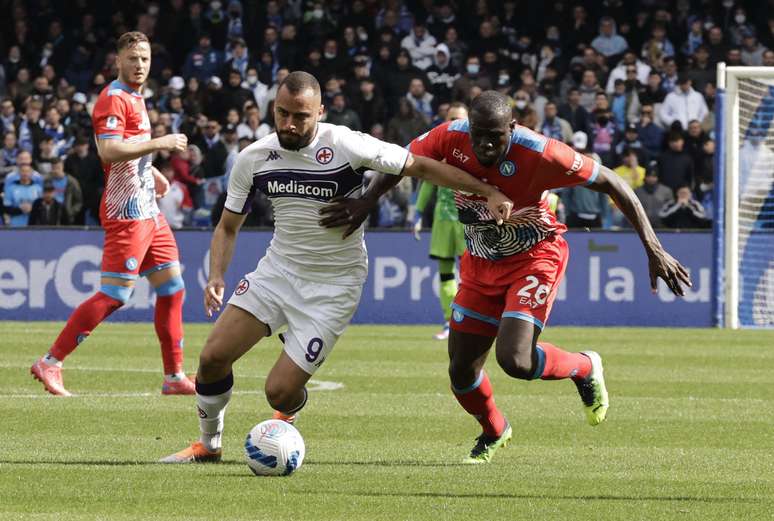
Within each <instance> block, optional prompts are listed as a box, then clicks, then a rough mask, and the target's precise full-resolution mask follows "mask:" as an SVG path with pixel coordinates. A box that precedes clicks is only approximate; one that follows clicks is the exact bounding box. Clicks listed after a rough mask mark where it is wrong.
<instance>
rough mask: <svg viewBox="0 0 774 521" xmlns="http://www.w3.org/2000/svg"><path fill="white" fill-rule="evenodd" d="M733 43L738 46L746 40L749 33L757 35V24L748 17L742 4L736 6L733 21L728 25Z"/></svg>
mask: <svg viewBox="0 0 774 521" xmlns="http://www.w3.org/2000/svg"><path fill="white" fill-rule="evenodd" d="M728 34H729V35H730V40H731V44H732V45H735V46H737V47H739V46H741V45H742V44H743V42H744V37H745V36H747V35H748V34H752V35H755V26H754V25H753V24H752V23H750V22H749V21H748V19H747V11H746V10H745V8H744V7H743V6H741V5H736V6H735V7H734V18H733V22H731V24H730V25H729V26H728Z"/></svg>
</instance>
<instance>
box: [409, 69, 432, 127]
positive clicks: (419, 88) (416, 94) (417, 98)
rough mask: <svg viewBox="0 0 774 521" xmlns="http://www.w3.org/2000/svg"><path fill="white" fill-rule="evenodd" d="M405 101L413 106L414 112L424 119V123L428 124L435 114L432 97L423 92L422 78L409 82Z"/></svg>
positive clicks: (425, 91)
mask: <svg viewBox="0 0 774 521" xmlns="http://www.w3.org/2000/svg"><path fill="white" fill-rule="evenodd" d="M406 99H407V100H409V102H410V103H411V105H413V107H414V110H416V111H417V112H418V113H419V114H420V115H421V116H422V117H423V118H425V121H427V123H428V124H429V123H430V120H431V119H432V117H433V114H435V111H434V110H433V95H432V94H430V93H429V92H427V90H425V84H424V82H423V81H422V78H413V79H412V80H411V83H409V89H408V92H407V93H406Z"/></svg>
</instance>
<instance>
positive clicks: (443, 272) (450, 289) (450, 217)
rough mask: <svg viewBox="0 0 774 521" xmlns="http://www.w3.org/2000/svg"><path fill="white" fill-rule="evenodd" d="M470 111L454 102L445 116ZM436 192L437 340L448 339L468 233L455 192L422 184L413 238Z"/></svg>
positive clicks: (462, 115) (433, 247)
mask: <svg viewBox="0 0 774 521" xmlns="http://www.w3.org/2000/svg"><path fill="white" fill-rule="evenodd" d="M467 117H468V109H467V107H465V105H464V104H462V103H457V102H455V103H452V104H451V106H450V107H449V112H448V113H447V115H446V120H447V121H453V120H455V119H467ZM436 190H437V196H436V202H435V210H434V212H433V228H432V234H431V236H430V258H431V259H436V260H437V261H438V275H439V277H440V279H441V285H440V292H439V293H440V298H441V309H442V310H443V318H444V321H445V323H444V326H443V329H442V330H441V331H440V332H439V333H437V334H436V335H435V336H434V338H435V339H436V340H446V339H447V338H448V337H449V319H450V318H451V313H452V309H451V303H452V301H453V300H454V296H455V295H456V294H457V279H456V277H455V275H454V267H455V264H456V259H457V257H460V256H462V254H463V253H465V232H464V230H463V226H462V224H460V221H459V217H458V216H457V207H456V205H455V204H454V190H452V189H450V188H443V187H438V186H435V185H433V184H430V183H427V182H424V181H423V182H422V183H421V184H420V185H419V187H418V190H417V202H416V214H415V215H416V217H415V219H414V237H415V238H416V240H419V232H420V231H421V230H422V214H423V213H424V210H425V207H427V203H428V202H429V201H430V199H431V198H432V197H433V192H434V191H436Z"/></svg>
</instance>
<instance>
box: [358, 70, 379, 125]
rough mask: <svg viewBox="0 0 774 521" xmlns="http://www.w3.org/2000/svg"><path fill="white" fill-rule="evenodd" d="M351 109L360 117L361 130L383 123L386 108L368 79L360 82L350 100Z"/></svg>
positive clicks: (372, 83)
mask: <svg viewBox="0 0 774 521" xmlns="http://www.w3.org/2000/svg"><path fill="white" fill-rule="evenodd" d="M352 108H353V109H354V110H355V112H357V113H358V114H359V115H360V122H361V123H362V126H363V130H364V131H365V130H366V129H370V128H371V127H373V126H374V124H376V123H379V122H381V121H384V117H385V113H386V106H385V102H384V97H383V96H382V94H381V92H380V91H379V90H378V89H377V88H376V84H375V83H374V81H373V80H372V79H370V78H366V79H363V80H361V81H360V84H359V89H358V92H357V93H356V94H355V96H354V99H353V100H352Z"/></svg>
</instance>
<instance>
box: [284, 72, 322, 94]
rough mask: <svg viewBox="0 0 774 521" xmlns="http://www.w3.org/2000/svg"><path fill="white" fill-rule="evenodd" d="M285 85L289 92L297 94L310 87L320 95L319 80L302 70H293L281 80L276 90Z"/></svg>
mask: <svg viewBox="0 0 774 521" xmlns="http://www.w3.org/2000/svg"><path fill="white" fill-rule="evenodd" d="M282 87H285V88H286V89H287V90H288V92H290V93H291V94H298V93H300V92H304V91H305V90H307V89H312V92H314V93H315V94H316V95H317V96H321V92H320V82H318V81H317V78H315V77H314V76H312V75H311V74H309V73H308V72H304V71H293V72H291V73H290V74H288V75H287V77H286V78H285V79H284V80H282V83H280V85H279V88H277V90H279V89H281V88H282Z"/></svg>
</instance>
